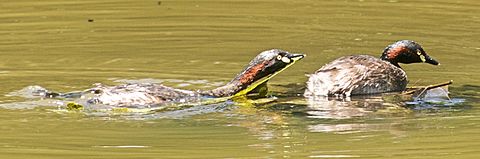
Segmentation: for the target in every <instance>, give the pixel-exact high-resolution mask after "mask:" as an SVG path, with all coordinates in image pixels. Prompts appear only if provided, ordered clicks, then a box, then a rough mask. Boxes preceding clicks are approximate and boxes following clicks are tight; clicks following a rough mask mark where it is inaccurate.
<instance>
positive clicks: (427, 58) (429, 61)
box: [425, 56, 440, 65]
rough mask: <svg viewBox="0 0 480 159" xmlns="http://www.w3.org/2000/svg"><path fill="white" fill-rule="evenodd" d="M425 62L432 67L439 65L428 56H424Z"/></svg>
mask: <svg viewBox="0 0 480 159" xmlns="http://www.w3.org/2000/svg"><path fill="white" fill-rule="evenodd" d="M425 62H426V63H429V64H432V65H440V63H438V61H436V60H435V59H433V58H431V57H430V56H426V57H425Z"/></svg>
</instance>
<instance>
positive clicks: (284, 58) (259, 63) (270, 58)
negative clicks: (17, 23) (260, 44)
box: [230, 49, 305, 95]
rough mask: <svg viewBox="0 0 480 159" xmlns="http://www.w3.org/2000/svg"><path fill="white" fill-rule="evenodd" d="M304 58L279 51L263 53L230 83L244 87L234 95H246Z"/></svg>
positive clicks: (273, 50) (300, 55) (302, 55)
mask: <svg viewBox="0 0 480 159" xmlns="http://www.w3.org/2000/svg"><path fill="white" fill-rule="evenodd" d="M304 57H305V55H304V54H292V53H289V52H287V51H283V50H279V49H272V50H267V51H263V52H262V53H260V54H259V55H257V56H256V57H255V58H254V59H253V60H252V61H250V63H249V64H248V66H247V67H246V68H245V69H244V70H243V71H242V72H241V73H240V74H238V75H237V76H236V77H235V78H234V79H233V80H232V81H231V82H230V83H232V82H239V83H240V84H241V85H242V86H243V87H244V89H243V90H242V91H240V92H238V93H236V95H243V94H246V93H248V92H250V91H251V90H253V89H255V88H256V87H257V86H258V85H260V84H262V83H265V82H267V81H268V80H269V79H270V78H272V77H273V76H275V75H277V74H278V73H280V72H282V71H283V70H285V69H286V68H288V67H290V66H291V65H293V64H294V63H295V62H296V61H298V60H300V59H302V58H304Z"/></svg>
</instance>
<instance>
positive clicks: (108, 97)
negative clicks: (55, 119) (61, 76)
mask: <svg viewBox="0 0 480 159" xmlns="http://www.w3.org/2000/svg"><path fill="white" fill-rule="evenodd" d="M303 57H304V55H303V54H291V53H289V52H286V51H283V50H278V49H273V50H267V51H263V52H262V53H260V54H259V55H257V56H256V57H255V58H254V59H253V60H252V61H251V62H250V63H249V64H248V66H247V67H246V68H245V69H244V70H243V71H242V72H241V73H240V74H238V75H237V76H236V77H235V78H234V79H233V80H231V81H230V82H229V83H227V84H226V85H224V86H221V87H219V88H216V89H213V90H208V91H190V90H180V89H174V88H170V87H167V86H163V85H160V84H152V83H140V84H124V85H119V86H103V85H98V86H97V87H95V88H92V89H88V90H87V91H84V92H79V93H78V92H77V93H66V94H58V93H47V96H54V97H65V98H69V97H73V96H75V97H80V96H82V98H87V100H86V101H87V103H86V104H102V105H109V106H118V107H136V106H152V105H163V104H175V103H188V102H198V101H200V100H201V99H202V98H218V97H233V96H240V95H245V94H247V93H249V92H251V91H252V90H254V89H255V88H256V87H258V86H260V85H264V84H266V82H267V81H268V80H269V79H270V78H272V77H273V76H275V75H276V74H278V73H280V72H281V71H283V70H284V69H286V68H287V67H289V66H291V65H293V64H294V63H295V62H296V61H297V60H300V59H302V58H303Z"/></svg>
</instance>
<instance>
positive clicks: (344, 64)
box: [304, 40, 439, 96]
mask: <svg viewBox="0 0 480 159" xmlns="http://www.w3.org/2000/svg"><path fill="white" fill-rule="evenodd" d="M422 62H424V63H429V64H432V65H439V63H438V62H437V61H435V60H434V59H432V58H431V57H430V56H428V55H427V53H426V52H425V51H424V50H423V48H422V47H421V46H420V44H418V43H417V42H414V41H411V40H401V41H397V42H395V43H393V44H391V45H389V46H387V47H386V48H385V50H384V51H383V53H382V56H381V57H380V58H376V57H373V56H369V55H351V56H344V57H340V58H338V59H336V60H334V61H332V62H330V63H328V64H326V65H325V66H323V67H322V68H320V69H319V70H317V71H316V72H315V73H314V74H311V75H309V76H310V77H309V79H308V82H307V88H306V90H305V93H304V96H332V95H337V96H338V95H342V96H351V95H368V94H376V93H384V92H395V91H403V90H405V88H406V86H407V83H408V81H407V74H406V73H405V71H403V70H402V68H401V67H400V65H399V64H398V63H404V64H409V63H422Z"/></svg>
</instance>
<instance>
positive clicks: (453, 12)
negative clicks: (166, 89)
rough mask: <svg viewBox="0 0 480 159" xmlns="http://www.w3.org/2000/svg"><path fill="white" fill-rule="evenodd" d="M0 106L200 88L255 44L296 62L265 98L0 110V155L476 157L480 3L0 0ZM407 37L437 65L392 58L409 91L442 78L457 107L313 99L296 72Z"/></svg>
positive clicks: (230, 71)
mask: <svg viewBox="0 0 480 159" xmlns="http://www.w3.org/2000/svg"><path fill="white" fill-rule="evenodd" d="M0 8H1V9H0V37H1V38H0V81H2V82H1V83H0V87H1V88H2V89H0V94H2V96H0V103H3V104H4V103H12V102H14V103H19V102H25V99H24V98H21V97H15V96H4V95H7V94H9V93H11V92H15V91H17V90H20V89H22V88H24V87H25V86H31V85H40V86H43V87H46V88H48V89H52V90H57V91H74V90H82V89H86V88H89V87H91V86H92V84H93V83H105V84H118V83H121V82H125V81H131V80H133V81H146V82H152V81H156V82H161V83H163V84H165V85H168V86H172V87H176V88H184V89H211V88H214V87H216V86H219V85H221V84H224V83H226V82H228V81H229V80H230V79H231V78H233V76H235V74H237V73H238V72H239V71H240V70H241V69H242V68H243V67H244V66H245V65H246V64H247V63H248V62H249V60H250V59H252V58H253V57H254V56H255V55H256V54H258V53H259V52H260V51H263V50H266V49H271V48H281V49H285V50H289V51H291V52H302V53H306V54H307V55H308V56H307V57H306V58H305V59H303V60H302V61H300V62H298V63H297V64H295V65H294V66H292V67H291V68H289V69H288V70H286V71H285V72H282V73H281V74H279V75H278V76H277V77H275V78H274V79H272V80H271V81H270V86H271V90H272V91H273V92H274V93H273V94H274V95H276V96H275V97H271V98H268V99H267V100H273V101H274V102H267V103H266V104H248V102H233V101H229V102H226V103H220V104H214V105H205V106H198V107H190V108H185V109H180V110H176V111H164V112H158V113H154V114H142V115H135V114H133V115H122V114H120V115H118V114H111V115H105V114H101V115H94V114H93V115H92V114H85V113H78V112H58V111H54V110H56V108H55V107H53V108H52V107H43V106H40V105H34V106H32V105H17V106H14V107H4V108H0V134H2V135H1V136H0V158H22V159H23V158H66V157H68V158H436V159H437V158H476V157H477V156H478V155H480V153H479V152H478V149H480V144H479V142H478V141H479V140H480V138H479V136H478V132H479V131H480V127H479V122H480V118H479V116H480V109H479V107H480V105H479V104H478V103H479V102H480V94H479V93H478V92H479V91H480V78H479V77H480V71H479V69H478V68H479V67H480V64H479V63H478V62H477V60H478V58H479V53H480V45H479V43H478V39H479V38H480V35H479V32H478V30H480V16H479V15H480V10H479V9H478V8H480V3H479V2H477V1H476V0H460V1H448V0H434V1H426V0H424V1H403V0H360V1H353V0H352V1H350V0H347V1H285V0H279V1H271V0H264V1H248V0H236V1H210V0H199V1H127V0H108V1H102V2H100V1H94V0H83V1H62V0H43V1H32V0H23V1H4V2H2V3H0ZM400 39H411V40H415V41H418V42H419V43H421V44H422V45H423V47H424V49H425V50H426V51H427V52H428V53H429V54H430V55H431V56H432V57H434V58H435V59H437V60H438V61H440V63H441V65H440V66H431V65H426V64H412V65H408V66H407V65H403V68H404V69H405V70H406V71H407V73H408V76H409V79H410V84H411V85H427V84H432V83H439V82H445V81H448V80H454V84H453V85H452V86H451V87H450V91H451V93H452V94H451V96H452V97H454V98H461V99H465V100H466V101H465V102H464V103H462V104H459V105H455V106H448V107H434V108H429V109H405V108H401V107H388V108H383V107H381V108H378V107H376V106H377V105H383V104H382V103H383V101H379V100H378V99H353V101H352V102H343V101H327V102H326V103H325V102H324V103H320V104H318V103H316V104H315V103H314V104H312V103H311V101H308V100H306V99H304V98H303V97H298V96H297V94H299V93H300V94H301V89H302V86H303V84H304V82H305V81H306V79H307V77H306V76H304V75H305V74H308V73H311V72H313V71H315V70H316V69H318V68H320V67H321V66H322V65H323V64H325V63H326V62H328V61H331V60H333V59H335V58H337V57H340V56H343V55H350V54H369V55H374V56H379V55H380V53H381V51H383V48H385V47H386V46H387V45H388V44H390V43H392V42H394V41H396V40H400Z"/></svg>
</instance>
